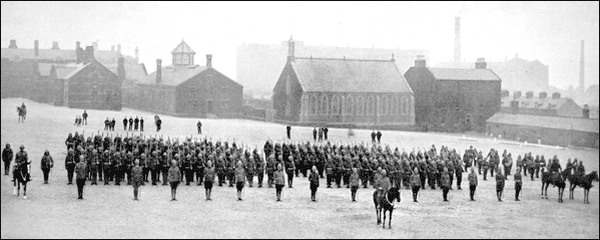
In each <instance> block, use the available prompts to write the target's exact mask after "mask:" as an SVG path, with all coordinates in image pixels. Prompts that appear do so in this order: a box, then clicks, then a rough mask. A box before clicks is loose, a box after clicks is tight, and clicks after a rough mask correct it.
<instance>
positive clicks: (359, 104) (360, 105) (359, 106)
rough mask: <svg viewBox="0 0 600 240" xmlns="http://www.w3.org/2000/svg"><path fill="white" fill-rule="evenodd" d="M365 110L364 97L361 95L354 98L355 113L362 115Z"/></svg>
mask: <svg viewBox="0 0 600 240" xmlns="http://www.w3.org/2000/svg"><path fill="white" fill-rule="evenodd" d="M364 110H365V99H364V98H363V96H358V98H356V115H360V116H362V115H363V114H364Z"/></svg>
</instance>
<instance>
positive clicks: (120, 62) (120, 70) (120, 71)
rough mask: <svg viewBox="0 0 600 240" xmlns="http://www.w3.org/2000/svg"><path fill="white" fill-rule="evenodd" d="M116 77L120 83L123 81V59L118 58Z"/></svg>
mask: <svg viewBox="0 0 600 240" xmlns="http://www.w3.org/2000/svg"><path fill="white" fill-rule="evenodd" d="M117 76H119V79H120V80H121V82H123V81H124V80H125V58H123V57H120V58H118V67H117Z"/></svg>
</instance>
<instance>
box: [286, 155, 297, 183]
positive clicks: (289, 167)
mask: <svg viewBox="0 0 600 240" xmlns="http://www.w3.org/2000/svg"><path fill="white" fill-rule="evenodd" d="M285 165H286V171H285V173H286V174H287V179H288V187H289V188H292V184H293V183H294V171H295V170H296V164H295V163H294V158H293V157H292V156H289V157H288V162H286V164H285Z"/></svg>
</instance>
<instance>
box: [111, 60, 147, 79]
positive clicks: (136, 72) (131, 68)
mask: <svg viewBox="0 0 600 240" xmlns="http://www.w3.org/2000/svg"><path fill="white" fill-rule="evenodd" d="M104 66H105V67H106V68H108V69H109V70H110V71H111V72H113V73H114V74H117V75H118V67H119V64H117V63H112V64H105V65H104ZM124 67H125V78H126V79H132V80H137V81H139V80H143V79H145V78H146V77H147V76H148V72H146V66H144V64H143V63H140V64H131V63H125V64H124Z"/></svg>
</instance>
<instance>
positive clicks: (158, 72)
mask: <svg viewBox="0 0 600 240" xmlns="http://www.w3.org/2000/svg"><path fill="white" fill-rule="evenodd" d="M161 83H162V59H156V84H161Z"/></svg>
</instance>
